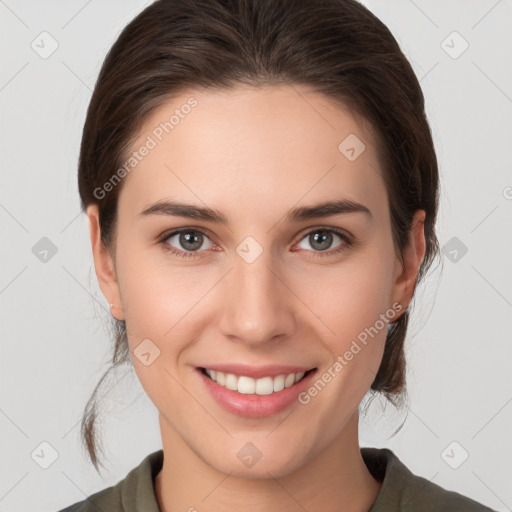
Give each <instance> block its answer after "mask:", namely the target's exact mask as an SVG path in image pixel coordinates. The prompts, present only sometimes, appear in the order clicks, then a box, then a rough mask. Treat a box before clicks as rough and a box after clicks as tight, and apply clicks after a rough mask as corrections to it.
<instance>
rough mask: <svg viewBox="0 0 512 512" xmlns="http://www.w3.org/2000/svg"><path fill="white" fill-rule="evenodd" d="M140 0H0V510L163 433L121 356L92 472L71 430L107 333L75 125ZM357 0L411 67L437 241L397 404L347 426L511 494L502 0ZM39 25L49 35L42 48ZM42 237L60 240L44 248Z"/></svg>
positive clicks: (70, 497)
mask: <svg viewBox="0 0 512 512" xmlns="http://www.w3.org/2000/svg"><path fill="white" fill-rule="evenodd" d="M148 3H149V2H143V1H136V0H129V1H127V0H108V1H102V2H100V1H99V0H89V1H85V0H72V1H71V0H68V1H66V2H55V1H44V2H43V1H36V0H32V1H22V0H5V1H4V0H0V38H1V39H0V57H1V58H0V66H1V67H0V108H1V114H0V130H1V133H0V169H1V187H0V221H1V228H2V244H1V245H0V251H1V262H2V264H1V266H0V301H1V311H2V321H1V324H0V325H1V329H2V330H1V335H2V353H1V357H0V364H1V369H0V378H1V392H2V394H1V407H0V427H1V432H2V435H1V443H2V445H1V450H2V456H1V457H0V467H1V478H0V510H2V511H11V512H18V511H28V510H30V511H52V510H58V509H60V508H63V507H64V506H66V505H69V504H71V503H74V502H75V501H79V500H83V499H84V498H85V497H86V496H88V495H90V494H92V493H93V492H96V491H98V490H100V489H103V488H105V487H107V486H110V485H113V484H115V483H116V482H117V481H118V480H119V479H121V478H123V477H124V476H125V475H126V473H127V472H128V471H129V470H130V469H132V468H133V467H135V466H136V465H138V464H139V463H140V461H141V460H142V458H144V457H145V456H146V455H147V454H148V453H150V452H151V451H154V450H157V449H159V448H160V447H161V441H160V437H159V429H158V424H157V414H156V410H155V408H154V406H153V405H152V403H151V402H150V401H149V399H148V398H147V397H146V395H145V393H144V392H143V390H142V388H141V386H140V384H139V383H138V381H137V380H136V377H135V376H134V374H133V372H131V371H130V369H129V368H124V369H122V371H120V372H119V373H118V374H117V375H116V376H115V378H113V379H112V386H114V387H113V389H112V391H111V392H110V393H108V394H107V395H106V396H105V397H104V399H103V401H102V403H103V405H104V413H105V421H104V422H103V424H102V432H103V438H104V440H105V446H106V447H107V451H106V455H107V457H108V470H109V472H107V473H106V474H105V475H104V478H103V479H102V478H100V476H99V475H98V474H97V473H96V472H95V470H94V469H93V467H92V465H91V464H89V463H88V462H87V460H86V458H85V456H84V453H83V451H82V448H81V446H80V444H79V437H78V434H79V421H80V417H81V413H82V409H83V406H84V404H85V401H86V399H87V398H88V397H89V395H90V393H91V392H92V389H93V387H94V385H95V384H96V382H97V380H98V378H99V377H100V375H101V374H102V373H103V371H104V369H105V368H106V367H107V363H108V360H109V357H110V350H111V346H112V345H111V341H110V339H109V335H108V331H107V330H106V329H105V326H108V319H109V312H108V306H107V304H106V301H105V299H104V298H103V296H102V295H101V292H100V291H99V288H98V285H97V281H96V276H95V273H94V267H93V265H92V256H91V249H90V244H89V238H88V227H87V223H86V217H85V215H84V214H81V213H80V208H79V200H78V192H77V183H76V163H77V156H78V149H79V143H80V137H81V129H82V126H83V121H84V118H85V112H86V108H87V105H88V101H89V98H90V95H91V91H92V88H93V85H94V82H95V79H96V76H97V73H98V71H99V67H100V65H101V62H102V60H103V58H104V57H105V54H106V52H107V50H108V49H109V47H110V46H111V44H112V43H113V42H114V40H115V38H116V36H117V35H118V34H119V32H120V30H121V29H122V28H123V27H124V26H125V25H126V24H127V23H128V22H129V21H130V20H131V19H132V18H133V17H134V16H135V15H136V14H137V13H138V12H140V10H142V8H143V7H144V6H146V5H147V4H148ZM363 3H364V4H365V5H367V6H368V7H369V8H370V9H371V10H372V11H373V12H374V13H375V14H376V15H377V16H378V17H379V18H380V19H381V20H382V21H383V22H384V23H385V24H386V25H388V27H389V28H390V30H391V31H392V32H393V34H394V35H395V37H396V38H397V39H398V41H399V43H400V45H401V47H402V49H403V50H404V52H405V54H406V55H407V56H408V58H409V59H410V61H411V63H412V65H413V67H414V69H415V71H416V73H417V75H418V77H419V78H420V79H421V84H422V87H423V90H424V93H425V96H426V102H427V113H428V116H429V120H430V123H431V126H432V130H433V134H434V138H435V144H436V148H437V151H438V157H439V163H440V172H441V180H442V191H441V192H442V198H441V206H440V217H439V224H438V229H439V237H440V241H441V245H442V246H443V247H445V248H446V249H445V255H444V256H443V258H442V259H443V266H444V269H443V270H442V271H441V267H439V268H438V269H437V270H436V271H434V272H432V273H431V275H430V277H429V278H428V281H427V283H426V284H425V286H422V287H421V289H420V290H419V294H418V296H417V298H416V301H415V304H416V308H415V310H414V313H413V323H412V326H411V330H410V336H409V338H408V341H407V357H408V363H409V367H408V386H409V396H410V402H409V407H408V408H407V409H406V411H405V413H403V414H396V413H395V412H394V411H393V408H392V407H387V408H386V409H385V410H384V411H383V410H382V403H383V402H382V401H381V402H379V401H376V402H374V403H373V405H372V407H371V409H370V411H369V413H368V415H367V416H366V417H365V418H364V419H363V420H362V421H361V439H360V442H361V445H362V446H379V447H380V446H388V447H390V448H391V449H393V450H394V451H395V453H396V454H397V455H398V456H399V457H400V459H401V460H402V461H403V462H404V463H405V464H406V465H407V466H408V467H409V468H410V469H411V471H413V472H414V473H416V474H418V475H421V476H424V477H425V478H427V479H429V480H431V481H433V482H435V483H437V484H439V485H441V486H443V487H446V488H448V489H452V490H456V491H458V492H460V493H462V494H465V495H467V496H470V497H472V498H474V499H477V500H479V501H481V502H483V503H485V504H487V505H489V506H491V507H493V508H494V509H496V510H500V511H505V510H512V508H511V507H512V486H511V485H510V482H511V481H512V470H511V465H512V464H511V460H512V441H511V435H510V434H511V432H512V403H511V402H512V383H511V378H510V374H511V371H510V369H511V361H512V358H511V356H512V344H511V342H510V341H511V334H512V333H511V331H512V323H511V321H510V319H511V310H512V286H511V284H512V283H511V281H512V274H511V272H510V261H512V254H511V253H512V247H511V246H512V244H511V236H510V234H511V233H512V215H511V213H512V173H511V169H512V165H511V164H512V156H511V152H510V145H511V141H512V121H511V119H512V59H511V57H510V56H511V55H512V36H511V31H510V27H511V26H512V2H511V1H510V0H501V1H496V0H485V1H484V0H480V1H454V0H452V1H450V2H445V1H435V2H434V1H426V0H422V1H420V0H414V1H412V0H399V1H396V0H393V1H391V0H388V1H382V0H379V1H378V0H374V1H368V0H367V1H365V2H363ZM44 31H46V32H48V33H49V34H50V36H46V35H43V36H40V34H41V32H44ZM454 31H456V32H458V33H459V34H460V36H458V35H456V34H455V35H454V34H453V32H454ZM42 38H46V39H42ZM52 40H55V41H56V43H57V44H58V48H57V49H56V50H55V52H54V53H53V54H52V55H50V56H46V55H45V57H47V58H42V56H41V55H40V53H41V52H43V51H49V50H51V44H52ZM443 41H444V42H443ZM465 41H466V42H467V44H468V45H469V46H468V48H467V49H466V50H465V51H464V52H463V53H461V52H462V50H464V48H465V46H466V43H465ZM53 44H55V43H53ZM31 45H33V46H34V47H35V48H37V50H38V52H39V53H38V52H36V50H35V49H33V47H32V46H31ZM43 46H44V48H43ZM43 237H47V238H48V239H49V240H51V242H52V244H54V246H55V248H56V250H57V252H56V253H55V254H52V252H51V250H50V252H48V253H47V255H46V261H41V258H42V257H43V255H44V253H42V252H40V251H41V250H42V248H43V249H44V247H46V246H45V244H46V245H48V241H42V242H41V241H40V240H41V238H43ZM38 244H42V245H38ZM34 246H35V249H34ZM465 250H467V253H465V252H464V251H465ZM404 421H405V423H404V425H403V427H402V429H401V430H400V431H399V432H398V434H396V436H395V437H390V436H391V434H392V433H393V431H394V430H395V429H396V428H397V427H399V425H400V424H401V423H403V422H404ZM41 443H45V444H42V445H41ZM47 443H48V444H49V445H50V446H49V445H48V444H47ZM466 454H467V455H468V458H467V459H466V460H464V458H465V456H466ZM53 459H55V460H53ZM48 464H50V465H49V467H48V468H47V469H43V467H41V466H42V465H43V466H44V465H48Z"/></svg>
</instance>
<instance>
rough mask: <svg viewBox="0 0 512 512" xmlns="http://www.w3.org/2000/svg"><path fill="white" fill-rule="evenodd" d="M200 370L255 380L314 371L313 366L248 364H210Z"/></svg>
mask: <svg viewBox="0 0 512 512" xmlns="http://www.w3.org/2000/svg"><path fill="white" fill-rule="evenodd" d="M199 368H207V369H209V370H215V371H219V372H222V373H233V374H234V375H246V376H247V377H252V378H253V379H259V378H261V377H276V376H277V375H289V374H290V373H300V372H307V371H308V370H313V369H314V368H315V367H313V366H294V365H265V366H251V365H247V364H208V365H205V366H200V367H199Z"/></svg>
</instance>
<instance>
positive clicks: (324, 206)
mask: <svg viewBox="0 0 512 512" xmlns="http://www.w3.org/2000/svg"><path fill="white" fill-rule="evenodd" d="M356 212H357V213H364V214H366V215H368V216H369V217H373V216H372V213H371V212H370V210H369V209H368V208H367V207H366V206H364V205H363V204H361V203H358V202H356V201H351V200H349V199H340V200H338V201H326V202H323V203H319V204H316V205H313V206H301V207H297V208H292V209H290V210H289V211H288V213H287V214H286V220H287V222H290V223H294V222H295V223H297V222H301V221H304V220H309V219H318V218H321V217H329V216H331V215H339V214H345V213H356ZM154 214H156V215H169V216H173V217H186V218H189V219H200V220H206V221H210V222H214V223H215V224H223V225H227V224H229V219H228V218H227V217H226V216H225V215H224V214H223V213H222V212H220V211H219V210H216V209H213V208H208V207H200V206H194V205H191V204H184V203H178V202H175V201H158V202H156V203H154V204H153V205H151V206H150V207H149V208H146V209H145V210H143V211H142V212H140V215H142V216H146V215H154Z"/></svg>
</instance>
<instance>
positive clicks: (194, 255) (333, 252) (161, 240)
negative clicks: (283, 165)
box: [158, 227, 352, 258]
mask: <svg viewBox="0 0 512 512" xmlns="http://www.w3.org/2000/svg"><path fill="white" fill-rule="evenodd" d="M318 231H327V232H329V233H334V234H336V235H338V236H339V237H340V238H341V239H342V240H343V242H344V243H342V244H341V245H340V247H338V248H337V249H334V250H331V251H312V252H314V253H315V256H314V258H317V257H318V258H322V257H325V256H334V255H336V254H339V253H341V252H343V251H345V250H347V249H348V248H349V247H351V246H352V240H351V238H350V237H349V236H348V235H346V234H345V233H344V232H342V231H339V230H337V229H334V228H327V227H318V228H315V229H312V230H310V231H308V232H307V233H306V234H305V235H304V236H303V237H302V238H300V240H299V242H301V241H302V240H304V238H306V237H307V236H308V235H310V234H311V233H315V232H318ZM188 232H194V233H201V234H202V235H204V236H206V237H207V238H210V237H209V236H208V234H207V233H205V232H204V231H203V230H201V229H198V228H182V229H178V230H176V231H171V232H170V233H165V234H164V235H162V236H161V237H160V238H159V240H158V242H159V243H160V244H162V245H163V247H164V249H165V250H166V251H169V252H170V253H171V254H173V255H175V256H177V257H179V258H197V257H198V256H197V253H199V252H201V251H188V252H187V251H181V250H178V249H175V248H174V247H173V246H172V245H169V244H168V243H167V240H168V239H169V238H171V237H173V236H174V235H178V234H180V233H188Z"/></svg>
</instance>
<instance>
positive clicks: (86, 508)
mask: <svg viewBox="0 0 512 512" xmlns="http://www.w3.org/2000/svg"><path fill="white" fill-rule="evenodd" d="M361 455H362V457H363V460H364V462H365V464H366V465H367V467H368V470H369V471H370V472H371V473H372V475H373V476H374V477H375V478H376V479H377V480H379V481H381V482H382V487H381V490H380V492H379V495H378V496H377V500H376V501H375V503H374V504H373V505H372V506H371V508H370V510H369V511H368V512H395V511H396V512H399V511H402V512H405V511H407V512H434V511H435V512H443V511H444V512H448V511H449V512H457V511H461V512H462V511H463V512H486V511H490V512H495V511H493V509H491V508H488V507H486V506H484V505H482V504H480V503H478V502H476V501H474V500H472V499H470V498H467V497H465V496H463V495H461V494H459V493H457V492H454V491H448V490H446V489H444V488H442V487H440V486H439V485H437V484H434V483H433V482H430V481H429V480H427V479H426V478H423V477H421V476H416V475H415V474H413V473H412V472H411V471H409V469H408V468H407V467H406V466H405V465H404V464H403V462H401V461H400V459H399V458H398V457H397V456H396V455H395V454H394V453H393V452H392V451H391V450H389V449H388V448H365V447H363V448H361ZM163 460H164V454H163V450H158V451H156V452H153V453H151V454H149V455H148V456H147V457H146V458H145V459H144V460H143V461H142V462H141V463H140V464H139V466H137V467H136V468H134V469H132V470H131V471H130V472H129V473H128V474H127V475H126V477H125V478H124V479H122V480H120V481H119V482H118V483H117V484H116V485H113V486H111V487H108V488H106V489H103V490H101V491H99V492H97V493H95V494H92V495H91V496H89V497H88V498H87V499H85V500H84V501H80V502H77V503H75V504H73V505H70V506H69V507H67V508H65V509H62V510H60V511H59V512H161V511H160V508H159V506H158V502H157V499H156V495H155V489H154V479H155V477H156V475H157V474H158V472H159V471H160V469H161V468H162V464H163ZM341 510H342V507H340V511H341Z"/></svg>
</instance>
